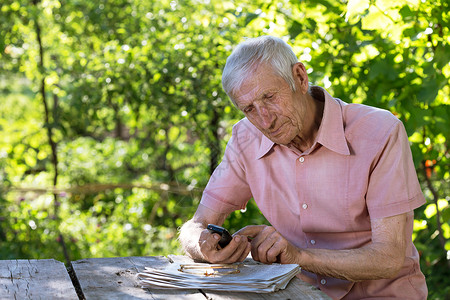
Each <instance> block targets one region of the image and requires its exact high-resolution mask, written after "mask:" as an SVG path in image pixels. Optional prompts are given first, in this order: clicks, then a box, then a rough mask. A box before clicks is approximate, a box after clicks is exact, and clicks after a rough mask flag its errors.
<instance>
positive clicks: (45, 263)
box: [0, 259, 78, 300]
mask: <svg viewBox="0 0 450 300" xmlns="http://www.w3.org/2000/svg"><path fill="white" fill-rule="evenodd" d="M0 299H74V300H75V299H78V296H77V294H76V292H75V289H74V287H73V285H72V281H71V280H70V277H69V274H68V273H67V270H66V268H65V266H64V264H63V263H62V262H59V261H56V260H54V259H41V260H36V259H30V260H28V259H21V260H3V261H0Z"/></svg>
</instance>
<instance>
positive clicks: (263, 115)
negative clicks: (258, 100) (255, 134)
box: [256, 105, 273, 129]
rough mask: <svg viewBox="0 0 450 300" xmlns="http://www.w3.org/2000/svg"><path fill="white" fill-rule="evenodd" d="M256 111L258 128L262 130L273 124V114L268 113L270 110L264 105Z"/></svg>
mask: <svg viewBox="0 0 450 300" xmlns="http://www.w3.org/2000/svg"><path fill="white" fill-rule="evenodd" d="M256 109H257V110H258V115H259V120H260V121H259V123H260V126H261V127H262V128H264V129H268V128H270V126H271V125H272V122H273V114H272V113H271V112H270V110H268V109H267V107H266V106H265V105H261V106H259V107H257V108H256Z"/></svg>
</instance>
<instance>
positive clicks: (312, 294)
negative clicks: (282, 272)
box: [203, 277, 331, 300]
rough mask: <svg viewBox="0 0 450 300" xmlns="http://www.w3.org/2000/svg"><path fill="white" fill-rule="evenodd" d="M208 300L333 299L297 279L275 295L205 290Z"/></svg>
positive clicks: (274, 293)
mask: <svg viewBox="0 0 450 300" xmlns="http://www.w3.org/2000/svg"><path fill="white" fill-rule="evenodd" d="M203 292H204V293H205V295H206V296H207V297H208V299H211V300H238V299H239V300H256V299H267V300H272V299H292V300H293V299H302V300H308V299H314V300H329V299H331V298H330V297H328V296H327V295H326V294H325V293H323V292H322V291H320V290H318V289H317V288H315V287H314V286H312V285H310V284H309V283H306V282H304V281H302V280H300V279H298V278H297V277H295V278H293V279H292V280H291V282H289V284H288V286H287V287H286V289H284V290H279V291H277V292H273V293H265V294H263V293H261V294H258V293H233V292H217V291H207V290H203Z"/></svg>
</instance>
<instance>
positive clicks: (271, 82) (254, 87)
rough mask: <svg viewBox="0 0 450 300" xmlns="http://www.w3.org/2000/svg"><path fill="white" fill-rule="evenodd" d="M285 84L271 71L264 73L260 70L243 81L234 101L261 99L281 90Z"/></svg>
mask: <svg viewBox="0 0 450 300" xmlns="http://www.w3.org/2000/svg"><path fill="white" fill-rule="evenodd" d="M283 82H285V81H284V79H283V78H282V77H280V76H278V75H276V74H275V73H273V72H272V71H271V70H270V71H269V72H264V70H260V69H259V70H257V71H256V72H255V73H253V74H251V75H248V76H247V78H246V79H244V80H243V81H242V84H241V86H240V87H239V88H238V89H237V90H236V92H235V93H234V99H235V101H236V102H239V101H244V102H246V101H251V100H254V99H259V98H261V97H263V96H264V95H265V94H267V93H269V92H271V91H273V90H276V89H279V88H280V84H282V83H283Z"/></svg>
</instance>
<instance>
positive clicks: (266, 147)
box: [256, 86, 350, 159]
mask: <svg viewBox="0 0 450 300" xmlns="http://www.w3.org/2000/svg"><path fill="white" fill-rule="evenodd" d="M311 89H314V90H315V91H314V92H316V93H317V92H322V93H323V96H324V99H325V107H324V110H323V118H322V122H321V124H320V127H319V132H318V133H317V139H316V140H317V143H320V144H321V145H323V146H324V147H326V148H328V149H330V150H331V151H334V152H336V153H339V154H342V155H350V150H349V149H348V145H347V140H346V138H345V134H344V122H343V117H342V107H341V104H340V103H339V101H340V100H339V99H334V98H333V97H331V95H330V94H329V93H328V92H327V91H326V90H325V89H323V88H321V87H318V86H313V87H311ZM273 146H275V143H274V142H272V141H271V140H269V139H268V138H267V137H266V136H265V135H261V144H260V146H259V149H258V152H257V153H256V159H260V158H262V157H263V156H264V155H266V154H267V153H268V152H269V151H270V150H271V149H272V148H273ZM313 147H314V146H313Z"/></svg>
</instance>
